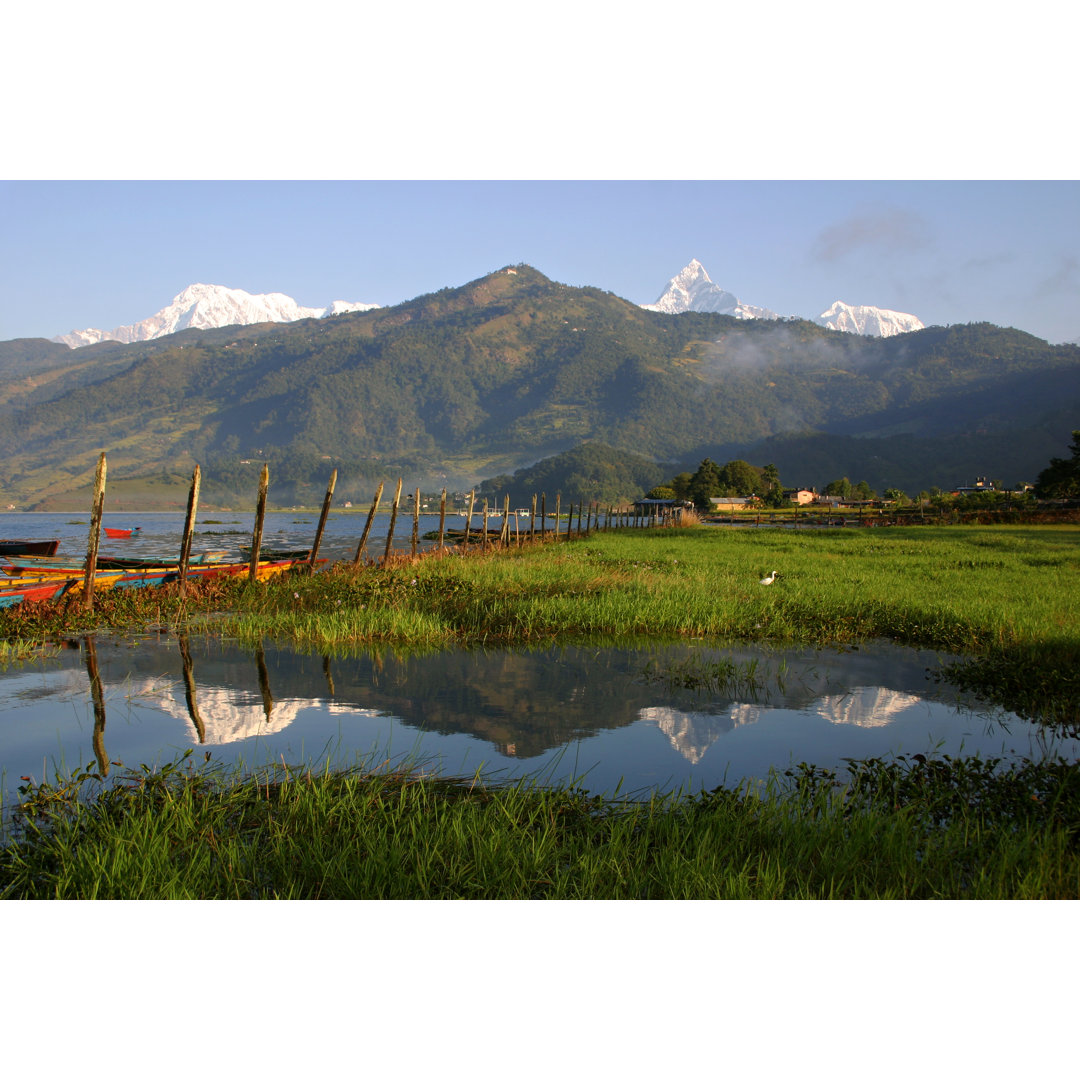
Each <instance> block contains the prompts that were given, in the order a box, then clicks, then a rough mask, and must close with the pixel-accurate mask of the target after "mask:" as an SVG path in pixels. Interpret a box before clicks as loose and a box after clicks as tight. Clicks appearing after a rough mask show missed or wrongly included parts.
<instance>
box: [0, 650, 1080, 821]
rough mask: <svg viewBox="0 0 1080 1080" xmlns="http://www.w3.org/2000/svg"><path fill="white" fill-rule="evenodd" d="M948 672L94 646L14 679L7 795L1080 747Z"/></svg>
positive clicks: (681, 775)
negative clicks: (175, 783)
mask: <svg viewBox="0 0 1080 1080" xmlns="http://www.w3.org/2000/svg"><path fill="white" fill-rule="evenodd" d="M723 663H733V664H735V665H736V667H735V670H736V671H737V672H738V673H740V675H741V676H742V677H741V678H738V679H736V681H735V683H734V684H723V683H720V682H717V681H716V679H714V678H711V673H712V672H713V671H714V670H715V668H716V666H717V665H718V664H723ZM941 664H942V658H941V657H939V656H938V655H936V654H934V653H931V652H923V651H918V650H912V649H904V648H900V647H897V646H893V645H891V644H886V643H880V644H873V643H871V644H868V645H865V646H863V647H860V648H858V649H845V650H842V651H841V650H836V651H833V650H815V649H797V650H792V649H787V650H782V651H779V650H773V649H768V648H764V647H749V646H740V647H738V648H734V649H726V648H721V647H718V646H716V645H710V644H708V643H705V642H694V643H680V644H677V645H665V646H659V645H658V646H655V647H652V648H647V649H635V650H623V649H608V648H603V649H600V648H597V649H593V648H557V649H547V650H541V651H521V650H499V651H480V650H455V651H447V652H440V653H437V654H434V655H428V656H405V655H401V654H398V653H396V652H394V651H393V650H385V651H378V652H369V653H362V654H358V655H353V656H337V657H323V656H320V655H317V654H315V655H312V654H304V653H298V652H296V651H294V650H292V649H291V648H280V647H270V646H267V647H265V648H264V649H261V650H258V651H255V652H253V651H245V650H243V649H241V648H239V647H238V646H237V645H235V644H233V643H230V642H228V641H223V640H220V639H218V638H192V639H190V640H187V639H178V638H176V637H172V636H168V635H153V636H140V637H132V638H115V637H104V636H98V637H96V638H95V637H91V638H84V639H81V640H73V641H70V642H68V644H67V647H65V648H64V649H63V650H62V651H61V652H60V653H59V655H56V656H53V657H49V658H45V659H42V660H39V661H33V662H29V663H25V664H22V665H13V666H10V667H8V668H6V669H2V670H0V769H2V770H3V793H4V804H5V806H8V807H10V805H11V804H12V799H13V796H14V795H15V792H16V789H17V788H18V786H19V784H20V782H21V781H20V777H22V776H31V777H33V779H34V780H35V781H40V780H42V779H49V780H51V779H53V777H54V775H55V772H56V770H57V769H60V770H61V771H62V772H68V771H71V770H72V769H74V768H76V767H79V766H83V765H90V764H93V763H95V762H96V763H97V764H98V766H99V767H101V768H108V769H109V770H110V771H111V773H112V775H114V776H115V775H116V772H117V770H119V769H120V765H121V763H123V765H124V766H126V767H136V766H138V765H141V764H148V765H150V764H161V763H164V762H168V761H172V760H174V759H176V758H177V757H178V756H179V755H180V754H182V753H183V751H185V750H187V749H191V750H193V751H194V755H193V758H194V760H195V761H202V760H204V759H205V757H206V755H210V759H211V760H212V761H218V762H240V763H242V764H243V766H244V767H246V768H252V767H256V766H258V765H260V764H265V763H267V762H281V761H282V760H284V761H285V762H287V763H289V764H290V765H293V764H304V763H306V764H321V763H326V762H330V763H331V764H335V765H352V764H356V763H357V762H359V761H361V760H367V759H372V760H373V761H376V762H382V761H384V760H386V759H391V760H393V761H395V762H398V761H401V760H402V759H405V758H410V759H412V760H413V761H417V762H421V763H423V764H424V765H425V766H426V767H428V768H433V769H438V770H440V771H441V772H443V773H445V774H447V775H458V776H460V775H466V774H467V775H472V774H474V773H475V772H477V771H478V770H482V771H484V772H485V773H487V774H491V775H497V776H500V777H503V778H510V777H517V776H522V775H526V774H529V775H540V776H542V777H543V778H544V780H545V781H546V782H560V781H565V780H568V779H570V778H577V779H579V780H580V782H581V784H582V786H583V787H584V788H585V789H587V790H589V791H591V792H594V793H601V792H611V791H613V790H615V789H616V787H617V786H618V785H620V783H621V785H622V790H623V791H630V792H634V791H640V790H642V789H655V790H673V789H678V788H690V789H698V788H712V787H716V786H717V785H719V784H722V783H725V782H726V783H729V784H731V783H735V782H736V781H738V780H740V779H743V778H763V777H765V776H766V775H767V774H768V772H769V769H770V768H774V767H775V768H778V769H781V770H782V769H784V768H787V767H788V766H789V765H791V764H792V763H795V762H799V761H808V762H814V763H816V764H818V765H822V766H828V767H842V763H843V760H844V759H845V758H863V757H871V756H878V755H888V754H893V753H908V754H911V753H917V752H923V753H930V752H938V753H948V754H952V755H956V754H961V753H974V752H978V753H980V754H983V755H985V756H990V755H993V756H1002V755H1003V756H1006V757H1008V756H1013V755H1019V756H1027V757H1038V756H1042V755H1043V754H1045V753H1048V752H1049V753H1054V752H1057V753H1062V754H1065V755H1069V756H1072V757H1075V755H1076V754H1077V751H1078V750H1080V745H1078V743H1077V742H1076V741H1075V740H1063V739H1054V738H1051V737H1048V736H1047V735H1045V734H1044V733H1043V732H1042V731H1041V730H1040V729H1039V728H1038V727H1036V726H1035V725H1032V724H1030V723H1028V722H1026V721H1023V720H1020V719H1018V718H1017V717H1015V716H1013V715H1011V714H1008V713H1005V712H1002V711H999V710H992V709H991V710H985V709H981V708H979V707H978V706H977V705H976V704H975V703H974V702H973V701H972V700H970V699H967V698H964V697H963V696H962V695H960V694H959V693H958V692H957V691H956V690H954V689H953V688H951V687H950V686H948V685H947V684H946V683H943V682H941V681H938V680H935V679H934V678H933V677H932V673H933V672H935V671H939V670H940V667H941ZM95 672H96V673H97V676H98V678H97V679H95V678H94V675H95ZM747 675H749V676H751V677H750V678H749V679H747V678H746V677H745V676H747Z"/></svg>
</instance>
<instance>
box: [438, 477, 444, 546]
mask: <svg viewBox="0 0 1080 1080" xmlns="http://www.w3.org/2000/svg"><path fill="white" fill-rule="evenodd" d="M445 534H446V488H443V489H442V497H441V498H440V499H439V550H440V551H442V550H444V548H445V546H446V545H445V544H444V543H443V537H444V535H445Z"/></svg>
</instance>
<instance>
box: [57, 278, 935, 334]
mask: <svg viewBox="0 0 1080 1080" xmlns="http://www.w3.org/2000/svg"><path fill="white" fill-rule="evenodd" d="M378 306H379V305H378V304H365V303H359V302H353V301H348V300H334V301H333V302H332V303H331V304H329V305H328V306H327V307H321V308H312V307H302V306H301V305H300V304H298V303H297V302H296V301H295V300H294V299H293V298H292V297H291V296H286V295H285V294H284V293H257V294H252V293H249V292H245V291H244V290H243V289H229V288H226V287H225V286H224V285H201V284H197V285H189V286H188V287H187V288H186V289H185V290H184V291H183V292H182V293H180V294H179V295H178V296H175V297H174V298H173V301H172V303H171V304H169V305H168V306H167V307H163V308H162V309H161V310H160V311H159V312H157V313H156V314H154V315H151V316H150V317H149V318H147V319H143V320H141V321H140V322H137V323H132V324H131V325H130V326H117V327H114V328H113V329H112V330H97V329H93V328H90V329H86V330H72V331H71V332H70V333H67V334H59V335H57V336H56V337H54V338H52V339H51V340H52V341H55V342H59V343H61V344H63V345H68V346H70V347H71V348H73V349H77V348H79V347H80V346H83V345H96V344H97V343H98V342H99V341H120V342H123V343H125V344H130V343H131V342H134V341H149V340H150V339H151V338H159V337H164V336H165V335H166V334H174V333H176V332H177V331H178V330H187V329H197V330H210V329H214V328H217V327H222V326H248V325H250V324H252V323H265V322H295V321H296V320H298V319H318V318H323V317H325V316H328V315H341V314H344V313H345V312H349V311H370V310H371V309H372V308H377V307H378ZM641 307H643V308H645V309H647V310H649V311H662V312H666V313H668V314H672V315H677V314H679V313H680V312H683V311H707V312H716V313H718V314H720V315H732V316H734V317H735V318H736V319H779V318H781V316H780V315H778V314H777V313H776V312H775V311H771V310H770V309H769V308H765V307H758V306H756V305H754V304H746V303H743V301H741V300H740V299H739V298H738V297H737V296H736V295H735V294H734V293H730V292H728V291H727V290H726V289H722V288H721V287H720V286H719V285H717V284H715V283H714V282H713V281H712V279H711V278H710V277H709V275H708V273H707V272H706V270H705V267H704V266H702V265H701V263H700V262H698V260H697V259H691V261H690V263H689V264H688V265H687V266H685V267H684V268H683V269H682V270H681V271H680V272H679V273H678V274H676V275H675V277H673V278H672V279H671V280H670V281H669V282H668V284H667V288H665V290H664V291H663V292H662V293H661V294H660V296H659V297H658V298H657V300H656V303H654V304H642V305H641ZM814 322H816V323H819V324H820V325H821V326H826V327H828V328H829V329H831V330H840V331H844V332H847V333H852V334H865V335H871V336H875V337H889V336H891V335H892V334H904V333H907V332H908V331H910V330H921V329H922V328H923V324H922V322H921V321H920V320H919V319H918V318H916V316H914V315H908V314H905V313H904V312H902V311H890V310H888V309H887V308H877V307H869V306H866V305H852V304H845V303H843V302H842V301H840V300H837V301H836V303H834V304H833V305H832V307H830V308H829V309H828V310H827V311H823V312H822V313H821V314H820V315H819V316H818V317H817V318H816V319H814Z"/></svg>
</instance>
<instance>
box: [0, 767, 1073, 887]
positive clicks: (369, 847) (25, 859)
mask: <svg viewBox="0 0 1080 1080" xmlns="http://www.w3.org/2000/svg"><path fill="white" fill-rule="evenodd" d="M992 769H993V763H982V764H977V765H975V766H972V765H971V764H969V763H965V762H962V761H961V762H950V761H948V760H947V759H946V760H945V761H941V762H925V761H922V760H918V761H916V760H913V761H911V762H906V761H902V762H893V763H884V762H869V763H865V764H864V766H863V768H862V771H861V773H859V774H857V776H856V779H855V781H854V782H853V783H851V784H847V785H842V784H840V783H839V782H838V781H836V780H835V778H834V777H832V776H831V774H825V773H821V772H815V771H813V770H803V771H802V772H800V773H797V774H796V775H794V776H790V777H787V778H779V777H776V776H774V777H773V779H772V781H771V782H770V784H769V785H768V786H767V787H766V788H765V789H764V790H763V791H757V790H751V789H746V790H741V791H731V790H725V789H718V790H717V791H715V792H712V793H707V794H701V795H698V796H686V795H680V794H672V795H662V796H654V797H652V798H647V799H644V800H640V801H635V800H631V799H607V800H605V799H600V798H596V797H589V796H586V795H585V794H583V793H582V792H581V791H579V790H575V789H574V788H572V787H561V788H547V787H543V786H540V785H537V784H532V783H529V782H522V783H517V784H513V785H502V786H500V785H494V786H483V785H480V784H477V783H475V782H473V781H468V780H465V781H461V780H456V781H455V780H447V779H440V778H436V777H423V776H422V775H417V774H416V773H411V774H407V773H393V774H379V773H375V774H370V773H368V774H365V773H363V772H361V771H350V770H342V771H336V772H333V771H327V772H324V773H321V774H312V773H310V772H301V773H298V774H292V773H290V772H289V771H288V770H287V769H284V768H278V769H276V770H273V771H268V772H266V773H263V774H260V775H256V776H246V777H244V776H228V775H224V774H221V773H219V772H214V771H210V772H200V771H197V770H193V769H188V770H184V769H182V768H179V767H175V766H174V767H167V768H166V769H165V770H163V771H161V772H156V773H153V772H150V771H148V770H145V769H144V770H143V771H141V772H132V773H129V774H127V778H126V781H125V782H122V783H120V784H119V785H116V786H114V787H112V788H110V789H108V790H106V791H103V792H100V793H99V794H98V795H97V797H96V798H93V799H91V800H89V801H80V800H78V799H77V798H76V792H75V789H76V788H77V787H78V786H79V785H78V784H75V783H73V784H71V785H69V787H68V788H67V789H66V790H63V791H57V790H56V789H51V788H48V787H41V788H37V789H33V790H29V791H28V792H27V793H26V796H27V798H26V807H25V811H24V815H23V816H22V817H21V818H20V819H19V825H18V830H19V831H18V835H17V836H16V837H15V838H13V839H12V840H11V841H10V842H9V843H8V844H7V845H6V846H5V847H4V848H2V849H0V898H5V899H91V898H93V899H109V898H127V899H210V898H221V899H229V898H235V899H247V898H251V899H258V898H266V899H269V898H292V899H814V898H819V899H841V898H844V899H866V898H874V899H885V898H894V899H931V898H956V899H959V898H963V899H979V898H995V899H1004V898H1054V897H1060V898H1075V897H1076V896H1077V895H1078V893H1080V846H1078V833H1080V824H1078V823H1080V770H1078V768H1077V766H1076V765H1063V764H1054V765H1047V764H1040V765H1034V764H1032V763H1025V764H1024V765H1022V766H1013V767H1012V768H1011V769H1010V770H1009V771H1008V772H1007V773H1005V774H1002V775H996V776H992V775H991V774H992ZM84 779H85V778H84Z"/></svg>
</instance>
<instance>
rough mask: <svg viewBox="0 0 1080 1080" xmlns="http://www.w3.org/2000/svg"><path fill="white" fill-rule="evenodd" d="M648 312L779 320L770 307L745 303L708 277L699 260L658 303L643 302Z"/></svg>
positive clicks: (673, 281)
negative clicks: (706, 312)
mask: <svg viewBox="0 0 1080 1080" xmlns="http://www.w3.org/2000/svg"><path fill="white" fill-rule="evenodd" d="M641 306H642V307H643V308H645V309H646V310H648V311H663V312H666V313H667V314H669V315H678V314H680V313H681V312H683V311H711V312H716V313H717V314H720V315H733V316H735V318H736V319H778V318H779V317H780V316H779V315H777V314H776V312H775V311H770V310H769V309H768V308H763V307H755V306H754V305H753V304H744V303H743V302H742V301H741V300H740V299H739V298H738V297H737V296H736V295H735V294H734V293H730V292H728V291H727V290H726V289H722V288H721V287H720V286H719V285H717V284H715V283H714V282H713V280H712V279H711V278H710V277H709V275H708V273H707V272H706V270H705V267H704V266H702V265H701V263H700V262H698V260H697V259H691V260H690V262H689V263H687V264H686V266H684V267H683V268H682V270H680V271H679V272H678V273H677V274H676V275H675V276H674V277H673V278H672V279H671V280H670V281H669V282H668V283H667V288H666V289H664V291H663V292H662V293H661V294H660V296H659V297H658V298H657V300H656V303H655V304H642V305H641Z"/></svg>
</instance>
